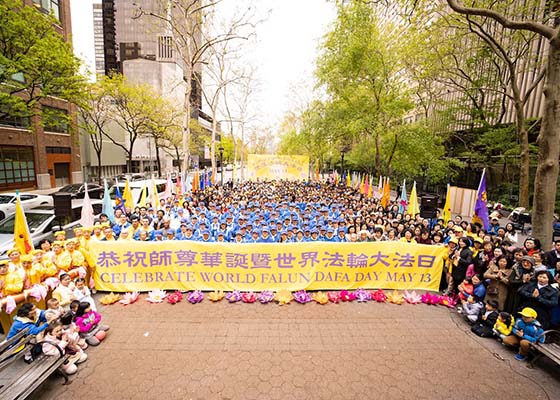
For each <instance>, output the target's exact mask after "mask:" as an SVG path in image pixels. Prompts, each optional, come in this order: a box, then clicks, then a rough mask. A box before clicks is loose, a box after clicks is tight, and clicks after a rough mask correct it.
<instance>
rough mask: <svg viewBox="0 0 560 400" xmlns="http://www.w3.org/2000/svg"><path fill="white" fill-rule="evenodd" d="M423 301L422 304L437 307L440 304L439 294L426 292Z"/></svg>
mask: <svg viewBox="0 0 560 400" xmlns="http://www.w3.org/2000/svg"><path fill="white" fill-rule="evenodd" d="M421 299H422V303H424V304H428V305H430V306H435V305H437V304H439V296H438V295H437V294H431V293H428V292H426V293H424V294H423V295H422V297H421Z"/></svg>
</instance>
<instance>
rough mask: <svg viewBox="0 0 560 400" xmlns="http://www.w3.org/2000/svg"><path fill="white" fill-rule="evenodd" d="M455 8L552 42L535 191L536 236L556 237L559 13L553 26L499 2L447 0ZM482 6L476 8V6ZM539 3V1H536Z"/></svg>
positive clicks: (543, 239)
mask: <svg viewBox="0 0 560 400" xmlns="http://www.w3.org/2000/svg"><path fill="white" fill-rule="evenodd" d="M447 3H448V4H449V6H450V7H451V9H452V10H453V11H455V12H457V13H459V14H463V15H467V16H469V17H471V18H478V17H482V18H489V19H492V20H494V21H496V22H497V23H498V24H500V25H501V26H503V27H504V28H506V29H507V30H511V31H521V32H529V33H530V32H533V33H536V34H537V35H539V36H541V37H542V38H543V39H545V40H547V41H548V45H549V47H548V60H547V67H546V75H545V86H544V90H543V93H544V96H545V100H544V114H543V117H542V123H541V130H540V132H539V137H538V141H537V143H538V145H539V155H538V164H537V172H536V176H535V185H534V192H533V235H534V236H535V237H537V238H538V239H539V240H541V242H542V243H550V242H551V241H552V240H551V239H552V223H553V218H554V204H555V199H556V192H557V190H558V173H559V159H560V112H559V111H558V104H560V37H559V35H560V29H559V27H558V22H559V20H558V16H557V15H555V14H554V20H553V21H552V25H550V24H548V23H547V22H548V21H547V22H537V21H532V20H530V19H528V18H524V15H520V16H519V18H516V17H513V18H511V17H508V16H507V15H506V13H505V12H504V11H505V10H503V9H502V10H500V9H496V7H497V6H496V4H498V3H495V2H494V3H491V4H488V3H486V2H477V1H474V2H471V4H472V5H473V7H466V6H465V5H463V3H462V2H461V1H459V0H447ZM477 5H478V6H480V7H476V6H477ZM534 6H538V4H534Z"/></svg>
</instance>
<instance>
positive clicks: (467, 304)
mask: <svg viewBox="0 0 560 400" xmlns="http://www.w3.org/2000/svg"><path fill="white" fill-rule="evenodd" d="M483 308H484V304H483V303H482V301H481V300H480V298H479V297H478V296H477V295H474V294H472V295H470V296H469V298H468V299H467V300H461V308H459V313H461V314H463V315H464V316H465V319H466V320H467V322H468V323H469V324H474V323H475V322H476V320H477V319H478V315H479V314H480V312H481V311H482V309H483Z"/></svg>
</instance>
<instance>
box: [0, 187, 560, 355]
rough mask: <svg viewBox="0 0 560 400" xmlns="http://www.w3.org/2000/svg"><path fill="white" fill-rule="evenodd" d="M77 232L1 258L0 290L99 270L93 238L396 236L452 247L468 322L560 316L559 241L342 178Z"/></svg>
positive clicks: (191, 201)
mask: <svg viewBox="0 0 560 400" xmlns="http://www.w3.org/2000/svg"><path fill="white" fill-rule="evenodd" d="M74 233H75V238H73V239H69V240H66V238H65V234H64V232H57V234H56V237H55V239H56V240H55V241H54V242H52V243H51V242H50V241H48V240H45V241H43V242H42V243H41V246H40V249H37V250H35V251H33V252H32V253H31V254H30V255H21V254H20V253H19V251H18V250H16V249H13V250H12V251H10V252H9V258H10V260H9V262H8V263H5V264H4V265H0V290H1V293H2V295H3V296H6V295H10V294H14V293H19V292H21V291H22V290H24V289H27V288H30V287H32V285H34V284H35V283H38V282H41V281H42V280H44V279H45V278H46V277H49V276H59V275H60V273H67V272H68V271H70V270H72V269H74V268H77V267H84V268H85V269H87V270H90V269H91V268H94V267H95V261H94V260H93V259H92V257H91V255H90V253H89V251H88V249H89V245H90V243H91V242H92V241H115V240H116V241H129V240H138V241H165V240H196V241H202V242H232V243H284V242H313V241H327V242H376V241H400V242H408V243H418V244H424V245H438V246H445V247H446V249H447V252H446V257H445V265H444V275H443V277H442V280H441V282H442V285H441V290H443V291H447V292H449V293H450V294H452V295H456V296H460V298H461V300H462V303H461V307H460V309H461V312H463V313H465V315H467V316H469V317H470V318H469V320H470V321H471V322H476V321H478V324H479V325H480V323H481V321H485V320H486V319H487V316H488V315H489V314H488V310H487V307H489V308H492V305H494V306H495V307H494V308H495V309H494V310H490V311H495V312H496V313H498V312H502V313H507V315H505V314H504V318H505V319H506V320H507V319H508V318H506V317H507V316H509V317H511V318H514V317H513V316H514V315H516V313H517V312H519V311H520V310H525V311H524V314H527V315H534V321H533V323H535V324H539V325H540V326H541V327H543V328H547V327H549V326H550V325H554V324H559V323H560V310H559V308H558V283H559V282H560V240H557V241H556V242H555V243H554V244H553V245H552V246H551V247H549V246H544V247H543V246H542V245H541V243H539V241H538V240H537V239H534V238H530V237H529V238H526V239H525V240H523V242H522V243H521V242H520V240H519V236H518V233H517V232H516V231H515V229H514V227H513V225H512V224H509V223H508V224H505V225H504V226H502V225H501V224H500V218H499V215H494V216H493V217H492V218H491V224H490V226H489V228H488V229H486V230H485V229H482V227H481V226H480V225H479V224H475V223H472V222H469V221H465V220H463V219H462V218H461V216H455V217H454V218H453V219H452V220H449V221H444V219H443V218H442V217H441V215H440V213H439V212H437V213H436V214H435V215H433V216H432V218H422V217H421V216H420V215H415V216H411V215H408V214H407V213H406V212H403V210H402V205H400V204H398V203H397V201H392V202H390V204H389V205H388V206H387V207H382V206H381V205H380V201H379V200H378V199H375V198H371V197H368V196H366V195H364V194H362V193H360V192H359V191H357V190H353V189H352V188H348V187H346V186H343V185H334V184H316V183H296V182H283V181H273V182H245V183H242V184H240V185H237V186H235V187H229V186H215V187H211V188H207V189H206V190H204V191H200V192H195V193H193V194H188V195H185V196H173V197H168V198H166V199H161V201H160V204H158V205H155V206H151V205H150V206H148V207H136V208H134V209H131V208H126V209H121V208H118V209H116V210H115V212H114V216H113V215H112V216H110V217H109V216H108V215H105V214H102V215H101V216H100V218H99V221H98V222H97V223H96V224H95V225H94V226H92V227H79V228H76V229H75V231H74ZM66 294H67V295H68V296H66V297H64V296H63V297H60V298H58V301H59V302H60V303H62V305H63V306H66V305H68V304H69V302H68V300H69V299H71V297H72V295H73V294H70V293H69V292H68V291H67V292H66ZM70 301H72V300H70ZM484 302H486V303H484ZM489 304H490V306H489ZM92 305H94V304H93V303H92ZM527 309H529V311H527ZM485 315H486V317H485ZM492 315H493V314H492ZM483 317H484V319H483V320H481V318H483ZM500 318H501V317H500ZM525 318H530V317H525ZM490 320H492V318H491V319H490ZM500 320H501V319H500ZM495 323H496V321H493V323H492V324H491V325H492V327H491V328H490V329H491V330H492V329H494V324H495ZM486 325H488V326H489V325H490V324H489V323H488V324H486ZM514 337H515V335H514ZM509 340H511V342H512V344H514V342H515V341H514V340H512V339H509ZM504 342H507V341H504ZM518 342H519V341H518Z"/></svg>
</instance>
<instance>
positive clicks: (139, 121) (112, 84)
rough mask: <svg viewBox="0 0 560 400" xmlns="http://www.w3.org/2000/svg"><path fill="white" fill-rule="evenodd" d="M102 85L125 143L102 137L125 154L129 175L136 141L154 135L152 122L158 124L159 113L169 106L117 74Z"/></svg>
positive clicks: (153, 93)
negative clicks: (123, 135) (122, 131)
mask: <svg viewBox="0 0 560 400" xmlns="http://www.w3.org/2000/svg"><path fill="white" fill-rule="evenodd" d="M105 83H106V91H107V92H106V93H107V95H108V96H110V99H111V100H110V101H111V105H112V107H111V113H112V115H113V118H114V121H115V122H116V123H117V125H119V126H120V127H121V128H122V129H123V130H124V132H125V134H126V136H127V143H125V144H123V143H121V142H120V141H117V140H116V138H114V137H113V136H111V135H110V134H109V133H107V132H104V135H105V137H106V138H107V139H109V140H110V141H111V142H112V143H113V144H115V145H116V146H118V147H120V148H122V149H123V150H124V151H125V153H126V154H127V159H128V160H127V171H128V172H130V171H131V168H132V155H133V153H134V145H135V143H136V141H137V140H138V138H140V137H145V136H148V135H150V133H152V132H154V130H155V129H156V126H157V124H155V123H154V121H159V119H158V115H160V114H159V110H162V109H165V107H166V106H167V105H168V103H167V102H166V101H165V100H164V99H163V98H162V97H160V96H159V95H158V94H157V93H156V92H155V90H154V89H153V88H152V87H151V86H149V85H143V84H134V83H130V82H128V81H127V80H126V78H125V77H124V76H122V75H119V74H115V75H113V76H112V77H111V78H110V79H107V80H106V81H105Z"/></svg>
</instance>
